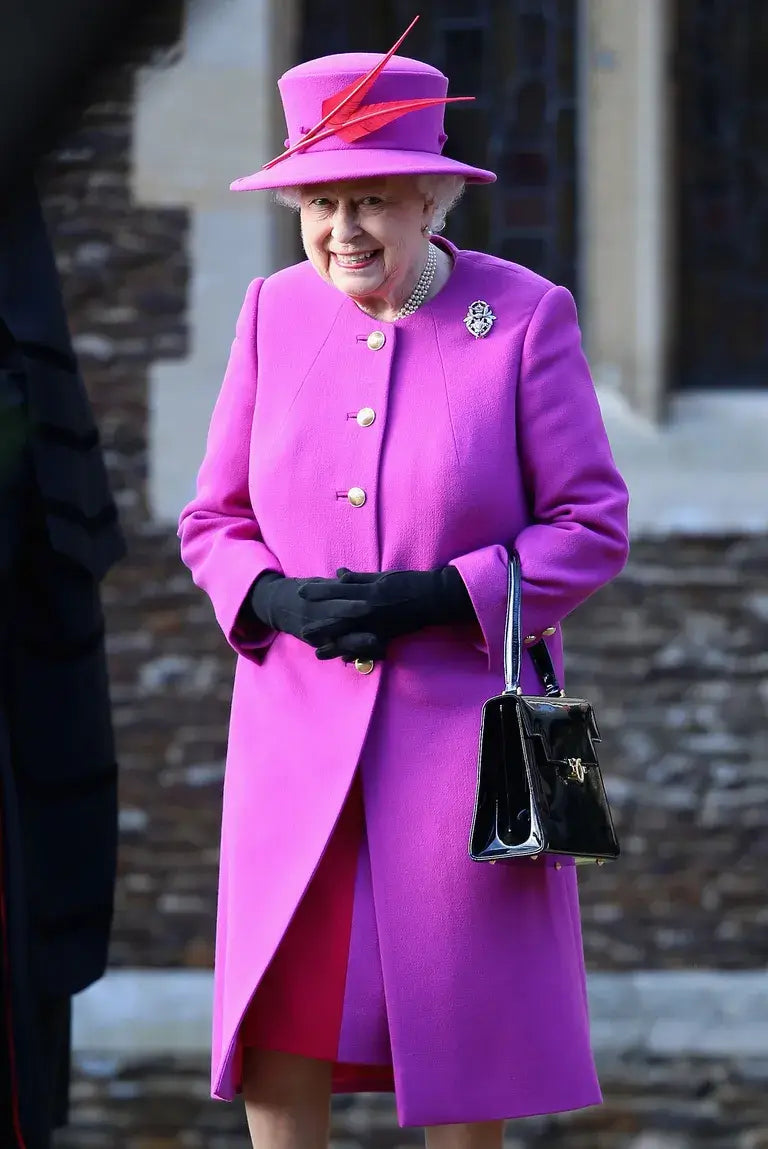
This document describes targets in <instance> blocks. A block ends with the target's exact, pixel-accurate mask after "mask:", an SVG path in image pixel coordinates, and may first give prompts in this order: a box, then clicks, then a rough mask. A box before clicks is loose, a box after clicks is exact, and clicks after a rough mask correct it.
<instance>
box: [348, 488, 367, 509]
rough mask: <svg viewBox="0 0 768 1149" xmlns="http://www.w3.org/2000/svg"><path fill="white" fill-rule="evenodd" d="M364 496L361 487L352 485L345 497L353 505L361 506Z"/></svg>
mask: <svg viewBox="0 0 768 1149" xmlns="http://www.w3.org/2000/svg"><path fill="white" fill-rule="evenodd" d="M366 497H367V496H366V494H365V491H364V490H363V488H362V487H352V489H351V490H350V491H348V492H347V499H348V500H349V502H350V503H351V504H352V506H353V507H362V505H363V503H364V502H365V500H366Z"/></svg>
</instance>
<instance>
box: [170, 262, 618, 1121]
mask: <svg viewBox="0 0 768 1149" xmlns="http://www.w3.org/2000/svg"><path fill="white" fill-rule="evenodd" d="M441 242H442V241H441ZM446 246H449V247H450V245H446ZM450 250H451V251H452V253H453V254H454V256H455V258H456V265H455V268H454V272H453V275H452V276H451V278H450V280H449V281H448V283H447V285H446V286H445V287H444V288H443V289H442V290H441V291H440V292H439V294H438V295H437V296H436V297H435V298H434V299H433V300H432V301H431V302H430V303H428V304H426V305H425V306H423V307H422V308H421V309H420V310H419V311H417V312H416V313H415V314H414V315H412V316H409V317H408V318H406V319H402V320H398V321H396V322H395V323H382V322H376V321H374V320H373V319H371V318H369V317H368V316H366V315H365V314H364V313H363V312H361V311H360V310H359V309H358V308H357V307H356V306H355V304H354V303H353V302H352V301H351V300H350V299H349V298H347V297H346V296H344V295H342V294H340V293H339V292H337V291H336V290H335V289H334V288H333V287H331V286H329V285H328V284H327V283H325V282H324V281H323V280H322V279H321V278H320V277H319V276H318V275H317V274H316V272H315V271H314V270H313V268H312V267H311V266H310V265H309V264H308V263H302V264H299V265H297V266H295V267H290V268H288V269H286V270H285V271H282V272H279V273H278V274H277V275H273V276H271V277H270V278H269V279H266V280H261V279H258V280H255V281H254V282H253V283H252V284H251V286H250V287H249V289H248V292H247V295H246V298H245V303H244V305H243V309H242V312H241V314H240V318H239V321H238V324H237V333H236V337H235V341H234V344H233V347H232V353H231V357H230V361H229V365H228V368H227V372H226V376H225V379H224V384H223V387H222V390H221V394H220V396H219V399H218V402H217V404H216V409H215V412H214V415H213V419H212V422H211V428H210V434H209V439H208V448H207V452H206V456H205V460H204V462H203V464H202V468H201V470H200V476H199V481H198V488H197V494H196V496H195V498H194V499H193V501H192V502H191V503H190V504H189V506H188V507H187V508H186V509H185V510H184V512H183V514H182V517H181V525H180V535H181V539H182V554H183V558H184V561H185V563H186V564H187V565H188V566H189V567H190V569H191V571H192V573H193V576H194V579H195V582H196V583H197V584H198V585H199V586H200V587H202V588H203V589H204V590H205V591H206V592H207V594H208V595H209V596H210V598H211V601H212V603H213V607H214V610H215V612H216V616H217V619H218V621H219V623H220V625H221V628H222V630H223V631H224V634H225V635H226V636H227V638H228V640H229V641H230V643H231V644H232V645H233V646H234V648H235V650H236V651H237V652H238V655H239V658H238V661H237V670H236V676H235V686H234V696H233V700H232V716H231V727H230V737H229V750H228V757H227V769H226V781H225V787H224V808H223V824H222V840H221V869H220V887H219V912H218V929H217V944H216V974H215V1001H214V1029H213V1092H214V1094H215V1095H216V1096H218V1097H221V1098H225V1099H230V1098H232V1096H233V1095H234V1093H235V1091H236V1090H237V1088H238V1085H239V1081H238V1074H239V1065H238V1056H237V1054H238V1043H237V1033H238V1027H239V1024H240V1021H241V1019H242V1017H243V1015H244V1013H245V1011H246V1009H247V1006H248V1004H249V1001H250V998H251V996H252V994H253V993H254V990H255V988H256V987H257V985H258V984H259V981H260V979H261V977H262V975H263V973H264V971H265V969H266V967H267V966H268V964H269V962H270V959H271V958H272V956H273V954H274V953H275V951H276V948H277V946H278V944H279V942H280V940H281V938H282V936H283V934H284V932H285V930H286V927H287V925H288V923H289V921H290V920H291V917H292V915H293V913H294V910H295V909H296V906H297V905H298V903H299V901H300V900H301V897H302V895H303V893H304V891H305V889H306V888H307V885H308V883H309V881H310V879H311V877H312V874H313V872H314V870H315V867H316V866H317V863H318V861H319V859H320V857H321V856H322V854H323V851H324V849H325V846H326V843H327V842H328V839H329V836H330V834H331V832H332V830H333V827H334V823H335V821H336V818H337V816H338V814H339V812H340V810H341V808H342V805H343V803H344V800H345V796H346V794H347V792H348V790H349V788H350V784H351V782H352V780H353V776H354V774H355V771H356V770H357V769H358V768H359V769H360V772H361V776H362V781H363V790H364V797H365V809H366V824H367V829H368V842H369V851H370V864H371V873H372V883H373V895H374V904H375V915H376V926H377V929H378V935H379V944H380V958H381V970H382V973H383V978H384V991H385V997H386V1008H387V1017H388V1022H389V1040H390V1044H391V1051H392V1061H393V1068H394V1078H395V1088H396V1098H397V1106H398V1115H399V1119H400V1121H401V1123H402V1124H404V1125H430V1124H441V1123H448V1122H465V1121H478V1120H490V1119H496V1118H507V1117H516V1116H523V1115H526V1114H533V1113H543V1112H551V1111H554V1110H559V1109H575V1108H578V1107H581V1106H585V1105H591V1104H593V1103H595V1102H597V1101H599V1100H600V1093H599V1088H598V1084H597V1080H596V1077H595V1071H594V1065H593V1061H592V1055H591V1051H590V1043H589V1028H588V1017H587V1006H586V995H585V982H584V967H583V955H582V946H581V933H580V926H579V910H578V895H577V887H576V871H575V868H574V866H573V865H572V864H570V865H567V864H566V865H564V866H563V867H562V868H557V869H556V868H555V867H554V864H553V862H552V860H551V859H546V860H545V859H541V860H539V861H537V862H532V861H530V860H527V859H526V860H524V861H520V862H518V863H514V864H512V865H498V866H492V867H489V866H487V865H480V864H477V863H474V862H472V861H471V860H470V859H469V857H468V854H467V841H468V835H469V828H470V819H471V811H472V805H473V798H474V786H475V770H476V759H477V744H478V731H479V723H480V711H481V707H482V704H483V702H484V701H485V700H486V699H487V698H488V697H490V696H492V695H494V694H497V693H498V692H499V691H500V689H501V688H502V685H503V675H502V645H503V643H502V631H503V624H504V609H505V594H506V564H507V555H506V550H505V545H506V544H510V543H514V544H515V546H516V547H517V549H518V551H519V553H520V556H521V561H522V569H523V574H524V597H523V604H524V609H523V614H524V628H525V633H526V634H537V635H541V634H542V633H543V632H544V631H545V630H546V629H547V628H550V627H555V628H556V632H555V634H554V635H553V636H552V637H551V638H549V639H548V641H549V643H550V647H551V649H552V651H553V654H554V656H555V658H556V661H557V662H558V663H560V660H561V636H560V623H561V621H562V620H563V619H564V618H565V616H566V615H568V614H569V613H570V612H571V611H572V610H573V609H574V608H575V607H577V606H578V605H579V603H581V602H582V601H583V600H584V599H585V598H587V596H588V595H590V594H591V593H592V592H593V591H595V590H597V588H598V587H600V586H601V585H602V584H604V583H605V582H607V581H608V580H609V579H611V578H613V577H614V576H615V575H616V574H617V573H618V572H619V571H620V570H621V569H622V567H623V565H624V563H625V560H626V555H627V518H626V513H627V492H626V488H625V486H624V483H623V482H622V480H621V478H620V476H619V474H618V473H617V471H616V467H615V465H614V462H613V459H612V457H611V452H610V448H609V445H608V441H607V438H606V434H605V430H604V427H603V423H602V419H601V415H600V410H599V407H598V403H597V399H596V396H595V391H594V387H593V384H592V381H591V378H590V374H589V370H588V367H587V364H586V362H585V359H584V356H583V353H582V350H581V339H580V334H579V328H578V324H577V318H576V312H575V308H574V304H573V300H572V298H571V296H570V295H569V293H568V292H567V291H566V290H565V289H564V288H561V287H554V286H552V284H550V283H548V282H547V281H546V280H544V279H542V278H540V277H539V276H537V275H534V274H533V273H532V272H530V271H527V270H526V269H524V268H522V267H519V266H517V265H515V264H511V263H507V262H504V261H503V260H500V259H495V258H492V257H490V256H487V255H482V254H479V253H477V252H471V251H456V249H454V248H452V247H450ZM476 300H486V301H487V302H488V303H489V304H490V306H491V308H492V310H493V313H494V314H495V316H496V317H497V318H496V322H495V323H494V325H493V328H492V330H491V332H490V333H489V334H488V335H487V336H486V337H485V338H479V339H476V338H474V337H473V336H472V335H471V334H470V333H469V332H468V330H467V328H466V326H465V325H464V322H463V320H464V317H465V315H466V314H467V309H468V307H469V305H470V304H471V303H472V302H474V301H476ZM373 332H380V333H383V335H384V339H383V340H381V339H380V338H378V339H376V338H374V339H372V340H370V341H369V338H368V337H369V336H370V335H371V334H372V333H373ZM379 344H383V345H382V346H379ZM363 407H370V408H372V409H373V410H374V412H375V419H374V421H373V422H372V423H371V424H370V425H369V426H362V425H361V424H360V423H359V422H358V421H357V420H356V417H355V416H356V414H357V413H358V412H359V411H360V410H361V409H362V408H363ZM353 487H359V488H361V489H362V490H363V491H364V492H365V502H364V503H363V504H362V505H361V506H355V505H353V504H352V503H351V502H350V501H349V499H348V498H347V494H348V492H349V491H350V490H351V488H353ZM358 501H359V499H358ZM445 563H452V564H453V565H455V566H456V567H457V568H458V570H459V571H460V573H461V575H462V577H463V579H464V582H465V583H466V586H467V588H468V591H469V594H470V596H471V598H472V601H473V603H474V606H475V610H476V614H477V618H478V624H477V625H472V626H462V627H458V628H452V629H449V628H439V629H438V628H433V629H432V630H427V631H423V632H421V633H420V634H416V635H414V636H411V637H409V638H405V639H401V640H398V641H397V642H396V643H394V644H393V645H392V646H391V648H390V651H389V657H388V658H387V660H386V661H385V662H382V663H380V664H378V665H376V666H375V668H374V670H373V672H372V673H368V674H365V673H362V672H359V671H358V670H357V669H355V667H354V666H351V665H345V664H344V663H342V662H341V661H339V660H334V661H331V662H318V661H317V659H316V658H315V654H314V650H313V649H312V648H311V647H309V646H307V645H305V644H304V643H302V642H300V641H299V640H298V639H296V638H293V637H292V636H290V635H285V634H278V635H275V634H274V633H268V632H265V633H263V634H261V635H258V636H251V640H250V641H246V639H245V638H244V637H243V636H242V635H240V634H238V633H237V631H236V627H235V620H236V616H237V614H238V611H239V608H240V606H241V604H242V603H243V600H244V598H245V596H246V594H247V591H248V588H249V587H250V585H251V583H252V582H253V580H254V579H255V578H256V576H257V575H258V574H260V573H261V572H262V571H264V570H277V571H282V572H284V573H285V574H286V575H289V576H310V575H321V576H329V577H332V576H334V575H335V572H336V570H337V568H338V567H340V566H347V567H350V568H352V569H353V570H360V571H375V570H398V569H406V568H411V569H413V568H416V569H427V568H430V567H434V566H437V565H441V564H445ZM526 662H527V660H526ZM523 685H524V687H525V689H527V690H529V691H532V692H534V691H536V690H538V684H537V682H536V679H535V676H534V674H533V671H532V667H531V665H530V663H528V662H527V665H526V667H525V672H524V681H523ZM350 976H352V973H351V972H350ZM361 1088H365V1085H364V1083H361Z"/></svg>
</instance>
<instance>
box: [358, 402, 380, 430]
mask: <svg viewBox="0 0 768 1149" xmlns="http://www.w3.org/2000/svg"><path fill="white" fill-rule="evenodd" d="M375 418H376V412H375V411H374V409H373V407H363V409H362V411H358V412H357V421H358V423H359V424H360V426H361V427H370V425H371V423H372V422H373V420H374V419H375Z"/></svg>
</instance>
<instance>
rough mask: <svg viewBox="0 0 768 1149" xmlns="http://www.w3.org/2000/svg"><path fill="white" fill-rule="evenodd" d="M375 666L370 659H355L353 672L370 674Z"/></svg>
mask: <svg viewBox="0 0 768 1149" xmlns="http://www.w3.org/2000/svg"><path fill="white" fill-rule="evenodd" d="M374 666H375V663H374V661H373V659H372V658H356V659H355V670H356V671H357V672H358V674H370V673H371V671H372V670H373V668H374Z"/></svg>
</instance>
